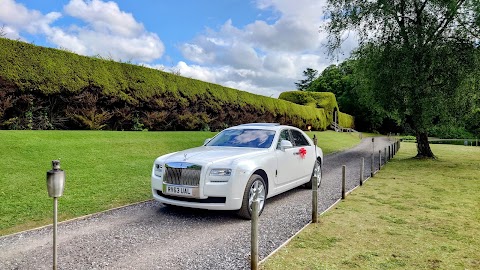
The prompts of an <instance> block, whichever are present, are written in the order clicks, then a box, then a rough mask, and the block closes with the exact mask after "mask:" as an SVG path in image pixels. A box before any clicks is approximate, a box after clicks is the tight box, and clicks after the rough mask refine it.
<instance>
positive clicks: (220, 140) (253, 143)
mask: <svg viewBox="0 0 480 270" xmlns="http://www.w3.org/2000/svg"><path fill="white" fill-rule="evenodd" d="M274 137H275V131H274V130H263V129H228V130H224V131H222V132H221V133H220V134H218V135H217V136H215V138H213V139H212V140H211V141H210V142H208V143H207V145H206V146H230V147H252V148H268V147H270V146H271V145H272V141H273V138H274Z"/></svg>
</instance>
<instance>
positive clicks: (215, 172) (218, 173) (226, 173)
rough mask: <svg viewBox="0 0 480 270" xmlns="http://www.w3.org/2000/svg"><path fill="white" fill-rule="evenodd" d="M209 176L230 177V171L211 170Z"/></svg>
mask: <svg viewBox="0 0 480 270" xmlns="http://www.w3.org/2000/svg"><path fill="white" fill-rule="evenodd" d="M210 175H211V176H230V175H232V169H212V170H211V171H210Z"/></svg>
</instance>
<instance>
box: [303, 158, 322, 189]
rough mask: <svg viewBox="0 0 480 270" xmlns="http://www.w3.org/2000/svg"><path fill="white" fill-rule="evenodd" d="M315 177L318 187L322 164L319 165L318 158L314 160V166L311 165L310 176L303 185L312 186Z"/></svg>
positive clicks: (320, 179) (320, 180)
mask: <svg viewBox="0 0 480 270" xmlns="http://www.w3.org/2000/svg"><path fill="white" fill-rule="evenodd" d="M315 178H316V179H317V188H319V187H320V182H322V165H320V161H319V160H315V166H313V171H312V177H311V178H310V181H309V182H308V183H306V184H305V187H306V188H312V187H313V180H314V179H315Z"/></svg>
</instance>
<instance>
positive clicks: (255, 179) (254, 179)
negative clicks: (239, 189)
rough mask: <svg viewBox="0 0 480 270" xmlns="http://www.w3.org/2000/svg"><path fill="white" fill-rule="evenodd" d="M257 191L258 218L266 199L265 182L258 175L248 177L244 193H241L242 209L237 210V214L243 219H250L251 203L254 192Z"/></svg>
mask: <svg viewBox="0 0 480 270" xmlns="http://www.w3.org/2000/svg"><path fill="white" fill-rule="evenodd" d="M256 189H259V192H260V193H259V196H258V199H259V210H258V215H259V216H260V215H261V214H262V212H263V208H264V207H265V200H266V198H267V189H266V185H265V180H264V179H263V177H261V176H260V175H258V174H253V175H252V176H250V179H249V180H248V182H247V185H246V187H245V191H244V192H243V200H242V207H241V208H240V210H238V212H237V214H238V215H239V216H240V217H242V218H244V219H252V202H253V196H254V191H255V190H256Z"/></svg>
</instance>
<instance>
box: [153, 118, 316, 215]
mask: <svg viewBox="0 0 480 270" xmlns="http://www.w3.org/2000/svg"><path fill="white" fill-rule="evenodd" d="M322 162H323V152H322V149H320V148H319V147H317V146H316V145H314V142H313V141H312V140H311V139H310V138H309V137H308V136H307V135H306V134H305V133H304V132H303V131H302V130H300V129H298V128H295V127H291V126H285V125H279V124H270V123H258V124H245V125H240V126H235V127H231V128H227V129H225V130H223V131H222V132H220V133H218V134H217V135H216V136H215V137H213V138H212V139H207V140H206V141H205V143H204V145H203V146H200V147H197V148H192V149H188V150H184V151H180V152H175V153H170V154H167V155H164V156H161V157H158V158H157V159H156V160H155V162H154V164H153V169H152V193H153V198H154V199H155V200H157V201H159V202H161V203H163V204H165V205H174V206H182V207H191V208H202V209H210V210H235V211H238V214H239V215H240V216H241V217H243V218H246V219H250V218H251V215H252V202H253V199H254V195H255V193H257V196H258V197H257V198H258V201H259V214H260V213H261V212H262V211H263V209H264V206H265V201H266V199H267V198H270V197H273V196H275V195H278V194H280V193H282V192H285V191H287V190H290V189H293V188H295V187H298V186H301V185H304V186H306V187H308V188H311V187H312V183H314V178H315V179H316V180H318V181H316V183H318V185H319V183H320V180H321V177H322Z"/></svg>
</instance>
